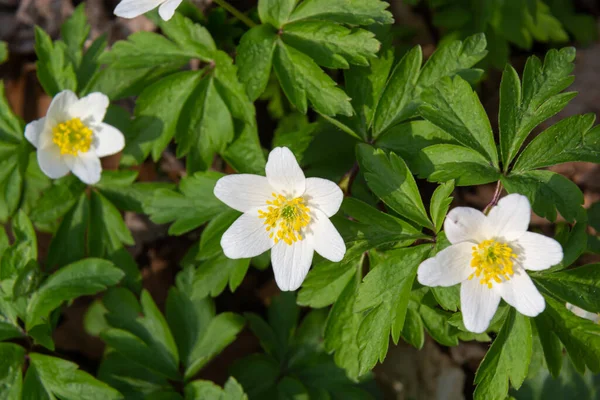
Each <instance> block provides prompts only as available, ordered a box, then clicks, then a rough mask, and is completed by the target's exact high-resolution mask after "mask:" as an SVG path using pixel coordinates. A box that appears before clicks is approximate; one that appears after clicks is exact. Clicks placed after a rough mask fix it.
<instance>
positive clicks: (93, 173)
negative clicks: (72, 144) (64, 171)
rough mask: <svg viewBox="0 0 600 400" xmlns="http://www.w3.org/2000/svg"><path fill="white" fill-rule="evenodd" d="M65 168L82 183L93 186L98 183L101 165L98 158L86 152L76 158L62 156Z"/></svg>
mask: <svg viewBox="0 0 600 400" xmlns="http://www.w3.org/2000/svg"><path fill="white" fill-rule="evenodd" d="M63 159H64V160H65V162H66V164H67V166H68V167H69V169H70V170H71V172H73V174H74V175H75V176H77V177H78V178H79V179H80V180H81V181H82V182H83V183H87V184H88V185H93V184H95V183H98V181H99V180H100V176H101V175H102V165H101V164H100V159H99V158H98V156H97V155H96V154H95V153H93V152H91V151H88V152H87V153H79V154H78V155H76V156H72V155H68V154H67V155H64V156H63Z"/></svg>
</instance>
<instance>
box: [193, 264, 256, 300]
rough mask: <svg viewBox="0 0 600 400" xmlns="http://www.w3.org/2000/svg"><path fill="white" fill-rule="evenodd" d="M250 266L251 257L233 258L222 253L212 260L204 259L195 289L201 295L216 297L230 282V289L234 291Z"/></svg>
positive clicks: (195, 281)
mask: <svg viewBox="0 0 600 400" xmlns="http://www.w3.org/2000/svg"><path fill="white" fill-rule="evenodd" d="M248 267H250V259H249V258H242V259H238V260H232V259H230V258H227V257H225V255H223V254H221V255H218V256H217V257H214V258H212V259H210V260H207V261H203V262H201V263H200V265H199V266H198V269H197V270H196V277H195V279H194V290H195V291H196V293H197V295H198V296H200V297H205V296H209V295H210V296H212V297H216V296H218V295H219V294H221V292H223V290H225V287H226V286H227V283H229V290H231V292H234V291H235V289H237V287H238V286H239V285H240V284H241V283H242V280H243V279H244V276H246V272H247V271H248Z"/></svg>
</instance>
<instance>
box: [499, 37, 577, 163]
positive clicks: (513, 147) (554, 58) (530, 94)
mask: <svg viewBox="0 0 600 400" xmlns="http://www.w3.org/2000/svg"><path fill="white" fill-rule="evenodd" d="M574 58H575V50H574V49H573V48H572V47H567V48H564V49H562V50H560V51H558V50H555V49H552V50H550V51H549V52H548V53H547V54H546V57H545V59H544V63H543V65H542V63H541V61H540V60H539V59H538V58H537V57H536V56H532V57H530V58H529V59H528V60H527V64H526V65H525V70H524V72H523V83H522V84H521V82H520V80H519V76H518V74H517V72H516V71H515V70H514V68H512V67H511V66H509V65H507V66H506V68H505V69H504V74H503V75H502V82H501V84H500V111H499V116H498V125H499V128H500V149H501V152H502V163H503V165H504V169H505V170H506V169H508V166H509V165H510V163H511V161H512V160H513V159H514V157H515V155H516V154H517V152H518V151H519V149H520V148H521V146H522V144H523V142H524V141H525V139H526V138H527V136H528V135H529V133H530V132H531V131H532V130H533V129H534V128H535V127H536V126H537V125H539V124H540V123H541V122H543V121H544V120H546V119H548V118H550V117H551V116H553V115H555V114H556V113H558V112H559V111H560V110H562V109H563V108H564V107H565V106H566V105H567V103H568V102H569V101H570V100H571V99H572V98H573V97H574V96H575V93H572V92H571V93H563V94H560V92H561V91H563V90H564V89H566V88H567V87H568V86H569V85H570V84H571V83H572V82H573V77H572V76H570V75H569V74H570V73H571V71H572V70H573V59H574Z"/></svg>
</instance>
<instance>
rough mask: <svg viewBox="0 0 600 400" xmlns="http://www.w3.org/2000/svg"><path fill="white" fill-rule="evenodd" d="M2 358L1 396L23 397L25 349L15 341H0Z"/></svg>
mask: <svg viewBox="0 0 600 400" xmlns="http://www.w3.org/2000/svg"><path fill="white" fill-rule="evenodd" d="M0 359H1V360H2V362H1V363H0V398H2V399H6V400H18V399H21V391H22V389H23V377H22V375H21V369H22V368H23V364H24V363H25V349H24V348H22V347H21V346H18V345H16V344H13V343H0Z"/></svg>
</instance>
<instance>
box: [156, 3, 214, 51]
mask: <svg viewBox="0 0 600 400" xmlns="http://www.w3.org/2000/svg"><path fill="white" fill-rule="evenodd" d="M157 21H158V26H159V27H160V29H161V30H162V31H163V33H164V34H165V35H166V36H167V37H168V38H169V39H171V40H173V41H174V42H175V43H177V44H178V45H179V46H180V47H181V48H182V49H184V50H185V51H189V52H191V53H193V54H195V55H196V57H198V58H199V59H201V60H203V61H210V60H211V59H212V57H213V56H214V53H215V52H216V51H217V46H216V45H215V42H214V40H213V38H212V36H211V35H210V32H209V31H208V30H207V29H206V28H205V27H203V26H202V25H200V24H195V23H194V22H193V21H192V20H191V19H189V18H186V17H184V16H183V15H182V14H180V13H175V15H173V18H171V19H170V20H168V21H165V20H163V19H162V18H159V19H158V20H157Z"/></svg>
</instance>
